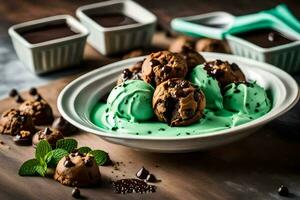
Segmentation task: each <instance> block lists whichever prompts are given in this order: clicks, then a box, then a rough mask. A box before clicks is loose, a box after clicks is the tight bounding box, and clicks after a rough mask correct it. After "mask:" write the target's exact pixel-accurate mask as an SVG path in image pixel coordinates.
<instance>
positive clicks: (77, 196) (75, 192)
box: [72, 187, 81, 199]
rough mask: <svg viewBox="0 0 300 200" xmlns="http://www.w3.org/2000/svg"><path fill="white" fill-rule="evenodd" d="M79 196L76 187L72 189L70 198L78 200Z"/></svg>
mask: <svg viewBox="0 0 300 200" xmlns="http://www.w3.org/2000/svg"><path fill="white" fill-rule="evenodd" d="M80 196H81V195H80V190H79V189H78V188H77V187H74V188H73V190H72V197H74V198H76V199H78V198H80Z"/></svg>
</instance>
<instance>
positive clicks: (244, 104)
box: [224, 82, 271, 118]
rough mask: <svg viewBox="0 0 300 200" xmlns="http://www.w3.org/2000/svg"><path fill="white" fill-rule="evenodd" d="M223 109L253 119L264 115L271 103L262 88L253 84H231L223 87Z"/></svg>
mask: <svg viewBox="0 0 300 200" xmlns="http://www.w3.org/2000/svg"><path fill="white" fill-rule="evenodd" d="M225 91H226V92H225V94H224V107H225V108H226V109H228V110H231V111H233V112H240V113H243V114H247V115H249V116H252V117H254V118H256V117H260V116H262V115H264V114H266V113H267V112H268V111H269V110H270V109H271V103H270V100H269V98H268V96H267V93H266V91H265V90H264V88H262V87H260V86H259V85H257V84H256V83H255V82H250V83H231V84H229V85H227V86H226V87H225Z"/></svg>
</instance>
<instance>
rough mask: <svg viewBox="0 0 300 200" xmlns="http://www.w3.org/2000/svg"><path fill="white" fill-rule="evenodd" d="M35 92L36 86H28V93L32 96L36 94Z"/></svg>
mask: <svg viewBox="0 0 300 200" xmlns="http://www.w3.org/2000/svg"><path fill="white" fill-rule="evenodd" d="M37 93H38V92H37V89H36V88H34V87H33V88H30V90H29V94H30V95H32V96H34V95H37Z"/></svg>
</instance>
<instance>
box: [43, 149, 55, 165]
mask: <svg viewBox="0 0 300 200" xmlns="http://www.w3.org/2000/svg"><path fill="white" fill-rule="evenodd" d="M52 157H53V150H52V151H50V152H48V153H47V154H46V156H45V158H44V160H45V162H46V163H49V162H50V161H51V160H52Z"/></svg>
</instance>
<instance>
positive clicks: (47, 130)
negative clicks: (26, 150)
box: [44, 127, 52, 135]
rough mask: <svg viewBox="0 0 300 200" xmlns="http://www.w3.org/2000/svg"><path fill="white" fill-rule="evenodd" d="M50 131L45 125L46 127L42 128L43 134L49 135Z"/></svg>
mask: <svg viewBox="0 0 300 200" xmlns="http://www.w3.org/2000/svg"><path fill="white" fill-rule="evenodd" d="M51 133H52V131H51V129H50V128H48V127H47V128H45V129H44V134H45V135H50V134H51Z"/></svg>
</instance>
